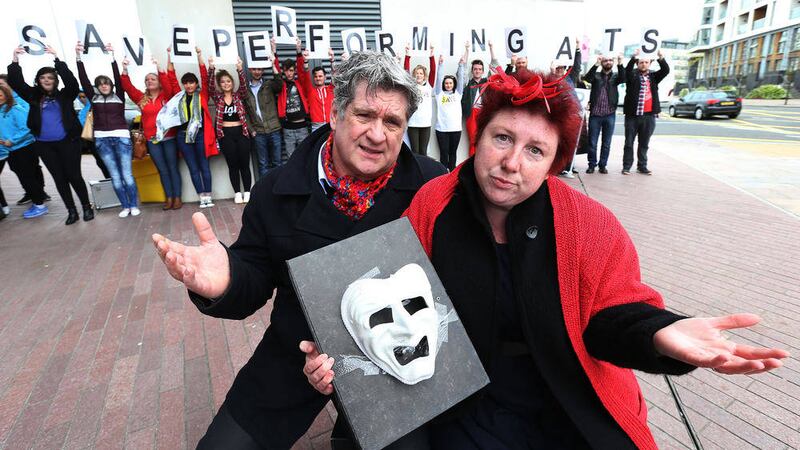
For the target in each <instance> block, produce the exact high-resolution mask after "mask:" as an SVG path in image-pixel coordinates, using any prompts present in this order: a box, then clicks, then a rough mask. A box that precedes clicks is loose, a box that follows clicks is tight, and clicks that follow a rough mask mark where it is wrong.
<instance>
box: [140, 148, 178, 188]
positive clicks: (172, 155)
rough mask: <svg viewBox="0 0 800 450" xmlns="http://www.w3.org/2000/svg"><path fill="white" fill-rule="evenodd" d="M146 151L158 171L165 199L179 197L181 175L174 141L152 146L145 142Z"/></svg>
mask: <svg viewBox="0 0 800 450" xmlns="http://www.w3.org/2000/svg"><path fill="white" fill-rule="evenodd" d="M147 150H148V151H149V152H150V157H151V158H153V162H154V163H155V165H156V169H158V176H159V177H160V178H161V186H163V187H164V195H166V196H167V198H174V197H180V196H181V173H180V172H179V171H178V148H177V146H176V145H175V139H168V140H166V141H161V142H159V143H158V144H154V143H153V142H152V141H147Z"/></svg>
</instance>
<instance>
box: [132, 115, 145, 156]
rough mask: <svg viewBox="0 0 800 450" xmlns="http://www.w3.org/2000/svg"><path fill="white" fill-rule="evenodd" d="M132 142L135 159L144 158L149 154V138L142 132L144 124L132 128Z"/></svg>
mask: <svg viewBox="0 0 800 450" xmlns="http://www.w3.org/2000/svg"><path fill="white" fill-rule="evenodd" d="M131 142H132V143H133V159H137V160H142V159H144V157H145V156H147V139H145V138H144V132H142V124H141V123H139V126H138V127H137V128H134V129H132V130H131Z"/></svg>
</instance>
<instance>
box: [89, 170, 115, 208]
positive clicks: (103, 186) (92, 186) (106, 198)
mask: <svg viewBox="0 0 800 450" xmlns="http://www.w3.org/2000/svg"><path fill="white" fill-rule="evenodd" d="M89 190H91V192H92V202H93V203H94V207H95V209H104V208H113V207H115V206H122V203H120V202H119V198H117V193H116V192H114V186H113V185H112V184H111V178H107V179H105V180H94V181H90V182H89Z"/></svg>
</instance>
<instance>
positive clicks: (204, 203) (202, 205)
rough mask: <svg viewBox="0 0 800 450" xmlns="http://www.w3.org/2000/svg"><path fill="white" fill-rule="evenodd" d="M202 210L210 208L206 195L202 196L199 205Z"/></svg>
mask: <svg viewBox="0 0 800 450" xmlns="http://www.w3.org/2000/svg"><path fill="white" fill-rule="evenodd" d="M198 206H199V207H200V208H208V200H206V196H205V195H201V196H200V204H199V205H198Z"/></svg>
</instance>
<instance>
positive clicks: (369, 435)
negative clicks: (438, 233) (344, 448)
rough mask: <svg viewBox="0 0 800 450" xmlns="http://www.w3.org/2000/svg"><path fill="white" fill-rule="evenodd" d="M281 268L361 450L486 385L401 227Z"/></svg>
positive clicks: (426, 265) (413, 239) (435, 282)
mask: <svg viewBox="0 0 800 450" xmlns="http://www.w3.org/2000/svg"><path fill="white" fill-rule="evenodd" d="M287 264H288V266H289V274H290V276H291V279H292V283H293V284H294V287H295V290H296V292H297V295H298V298H299V299H300V303H301V305H302V307H303V311H304V313H305V315H306V319H307V320H308V323H309V325H310V328H311V332H312V334H313V335H314V340H315V341H316V342H317V346H318V347H319V350H320V352H321V353H327V354H328V355H330V356H332V357H333V358H334V359H335V361H336V362H335V364H334V366H333V371H334V373H335V374H336V375H335V377H334V380H333V385H334V395H335V396H336V398H337V408H338V410H339V414H340V415H343V416H344V418H345V419H346V420H347V422H348V424H349V425H350V428H351V429H352V431H353V436H354V438H355V439H356V441H357V444H358V445H359V446H360V447H361V448H363V449H379V448H383V447H385V446H387V445H389V444H391V443H392V442H394V441H395V440H397V439H398V438H400V437H402V436H404V435H406V434H408V433H409V432H411V431H412V430H414V429H416V428H417V427H419V426H420V425H422V424H424V423H426V422H428V421H430V420H431V419H433V418H434V417H436V416H438V415H439V414H441V413H442V412H444V411H446V410H447V409H449V408H450V407H452V406H454V405H455V404H456V403H458V402H459V401H461V400H463V399H465V398H466V397H468V396H469V395H471V394H473V393H475V392H476V391H478V390H479V389H480V388H482V387H483V386H485V385H486V384H488V383H489V379H488V377H487V375H486V372H485V371H484V369H483V366H482V365H481V362H480V360H479V359H478V355H477V353H476V352H475V349H474V348H473V346H472V343H471V342H470V340H469V337H468V336H467V334H466V332H465V330H464V327H463V325H462V324H461V321H460V320H459V319H458V314H457V313H456V311H455V310H454V309H453V305H452V303H451V302H450V299H449V297H448V296H447V293H446V292H445V290H444V287H443V286H442V284H441V282H440V281H439V277H438V276H437V275H436V272H435V271H434V269H433V266H432V265H431V263H430V261H429V260H428V257H427V255H426V254H425V251H424V250H423V249H422V245H421V244H420V243H419V240H418V239H417V236H416V234H415V233H414V230H413V229H412V228H411V224H410V223H409V222H408V219H406V218H401V219H398V220H395V221H393V222H390V223H388V224H385V225H382V226H380V227H377V228H373V229H372V230H369V231H366V232H364V233H361V234H359V235H357V236H353V237H351V238H349V239H346V240H343V241H340V242H337V243H335V244H332V245H329V246H327V247H324V248H321V249H319V250H316V251H314V252H311V253H308V254H306V255H303V256H299V257H297V258H294V259H291V260H289V261H287ZM298 344H299V343H298Z"/></svg>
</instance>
